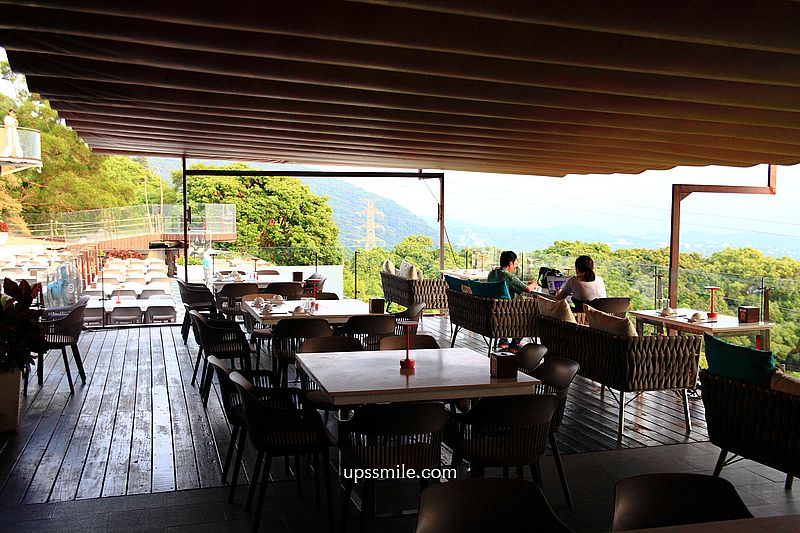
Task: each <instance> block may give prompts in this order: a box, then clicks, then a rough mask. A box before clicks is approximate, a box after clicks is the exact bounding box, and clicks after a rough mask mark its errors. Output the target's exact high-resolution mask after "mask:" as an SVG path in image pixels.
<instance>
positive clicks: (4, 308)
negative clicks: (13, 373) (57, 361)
mask: <svg viewBox="0 0 800 533" xmlns="http://www.w3.org/2000/svg"><path fill="white" fill-rule="evenodd" d="M3 291H4V292H5V293H6V295H7V296H3V297H1V298H0V370H5V371H10V370H13V369H15V368H17V369H19V370H24V369H25V367H26V366H27V365H29V364H31V363H33V356H32V355H31V353H33V352H36V351H38V347H39V343H40V342H41V338H42V326H41V324H40V323H39V317H40V316H41V311H40V310H38V309H31V305H32V304H33V301H34V300H35V299H36V298H37V297H38V296H39V293H40V292H41V291H42V284H41V283H36V284H34V285H33V287H31V286H30V284H28V282H27V281H25V280H22V281H20V282H19V284H17V283H15V282H14V281H12V280H10V279H8V278H6V279H5V281H4V283H3Z"/></svg>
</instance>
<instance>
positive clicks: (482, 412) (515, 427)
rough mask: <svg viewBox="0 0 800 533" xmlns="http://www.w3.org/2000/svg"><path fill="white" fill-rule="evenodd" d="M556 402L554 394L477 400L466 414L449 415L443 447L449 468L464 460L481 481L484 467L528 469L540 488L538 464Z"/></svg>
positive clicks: (544, 448)
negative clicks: (450, 459)
mask: <svg viewBox="0 0 800 533" xmlns="http://www.w3.org/2000/svg"><path fill="white" fill-rule="evenodd" d="M557 401H558V400H557V399H556V396H555V395H554V394H546V395H537V396H533V395H531V396H498V397H490V398H481V399H480V400H478V401H477V402H476V403H475V406H474V407H473V408H472V409H470V410H469V411H467V412H466V413H462V414H454V415H451V416H450V419H449V420H448V423H447V430H446V432H445V443H446V444H447V445H448V446H450V447H451V448H452V449H453V464H454V465H456V464H458V462H459V460H461V459H466V460H467V461H469V463H470V475H471V476H475V477H483V473H484V469H485V468H486V467H487V466H502V467H503V468H504V469H505V468H508V467H511V466H522V465H528V466H530V469H531V476H532V477H533V479H534V480H536V483H537V484H538V485H541V484H542V478H541V473H540V470H539V460H540V459H541V458H542V457H543V456H544V453H545V451H546V450H547V440H548V435H549V434H550V425H551V422H552V419H553V413H554V412H555V410H556V405H557Z"/></svg>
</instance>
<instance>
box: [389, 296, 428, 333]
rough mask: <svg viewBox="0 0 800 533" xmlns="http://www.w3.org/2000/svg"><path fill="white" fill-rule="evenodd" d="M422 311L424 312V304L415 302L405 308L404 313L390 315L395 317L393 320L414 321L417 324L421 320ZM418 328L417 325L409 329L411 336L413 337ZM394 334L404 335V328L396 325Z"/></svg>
mask: <svg viewBox="0 0 800 533" xmlns="http://www.w3.org/2000/svg"><path fill="white" fill-rule="evenodd" d="M424 310H425V302H416V303H413V304H411V305H409V306H408V307H407V308H406V310H405V311H400V312H398V313H392V315H393V316H394V317H395V319H397V318H401V319H404V320H414V321H416V322H418V323H419V322H420V321H421V320H422V312H423V311H424ZM418 327H419V325H417V326H412V327H411V328H410V329H411V334H412V335H415V334H416V333H417V329H418ZM394 334H395V335H405V334H406V328H404V327H403V326H402V325H400V324H397V326H395V330H394Z"/></svg>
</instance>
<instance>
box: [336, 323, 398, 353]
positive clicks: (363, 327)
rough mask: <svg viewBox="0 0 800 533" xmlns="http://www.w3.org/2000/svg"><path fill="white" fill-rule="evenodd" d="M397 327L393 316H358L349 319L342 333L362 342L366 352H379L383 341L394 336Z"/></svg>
mask: <svg viewBox="0 0 800 533" xmlns="http://www.w3.org/2000/svg"><path fill="white" fill-rule="evenodd" d="M395 325H396V324H395V318H394V317H393V316H387V315H356V316H351V317H350V318H348V319H347V323H346V324H345V325H344V327H343V328H341V333H342V334H343V335H346V336H348V337H351V338H353V339H358V340H359V341H361V344H362V345H363V346H364V349H365V350H378V349H380V343H381V339H383V338H384V337H390V336H393V335H394V329H395Z"/></svg>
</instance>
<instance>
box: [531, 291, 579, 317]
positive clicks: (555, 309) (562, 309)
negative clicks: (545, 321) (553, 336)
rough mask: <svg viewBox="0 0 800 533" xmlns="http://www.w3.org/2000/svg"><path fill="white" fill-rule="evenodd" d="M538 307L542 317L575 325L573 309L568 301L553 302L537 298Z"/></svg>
mask: <svg viewBox="0 0 800 533" xmlns="http://www.w3.org/2000/svg"><path fill="white" fill-rule="evenodd" d="M536 307H537V309H538V310H539V314H541V315H544V316H549V317H552V318H557V319H558V320H563V321H565V322H572V323H573V324H575V315H573V314H572V309H570V308H569V304H568V303H567V301H566V300H551V299H549V298H543V297H541V296H537V297H536Z"/></svg>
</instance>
